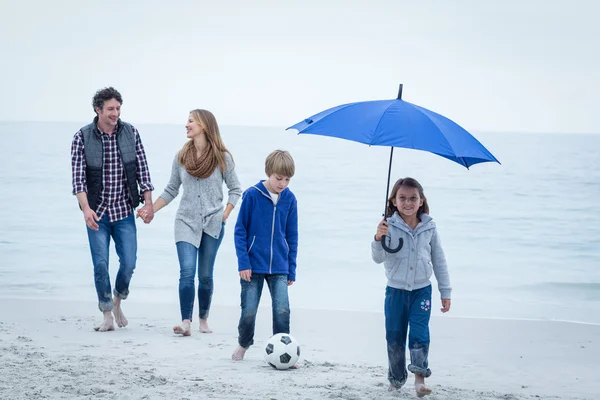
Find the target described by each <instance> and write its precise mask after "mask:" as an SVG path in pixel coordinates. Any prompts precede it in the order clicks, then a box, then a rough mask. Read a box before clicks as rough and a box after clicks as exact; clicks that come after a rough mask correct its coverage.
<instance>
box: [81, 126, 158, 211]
mask: <svg viewBox="0 0 600 400" xmlns="http://www.w3.org/2000/svg"><path fill="white" fill-rule="evenodd" d="M131 128H132V129H133V134H134V136H135V151H136V164H137V182H138V185H139V187H140V193H141V194H142V195H143V193H144V192H145V191H147V190H154V186H152V183H151V182H150V170H149V169H148V162H147V161H146V153H145V151H144V146H143V145H142V140H141V139H140V135H139V133H138V131H137V129H135V128H134V127H133V126H132V127H131ZM116 129H117V127H115V131H114V132H113V134H111V135H109V134H107V133H104V132H102V131H100V128H98V130H99V131H100V132H102V133H100V135H101V138H102V143H103V145H104V158H103V161H104V163H103V166H102V190H101V192H100V198H99V200H98V207H97V209H96V215H97V216H98V218H102V216H103V215H104V214H107V215H108V221H109V222H114V221H119V220H121V219H123V218H125V217H127V216H128V215H129V214H131V213H132V212H133V207H132V205H131V204H132V203H131V200H130V195H129V189H128V188H127V178H126V177H125V171H124V169H123V162H122V161H121V154H120V152H119V147H118V145H117V135H116ZM96 134H98V133H96ZM71 168H72V178H73V194H74V195H75V194H77V193H80V192H86V193H87V183H86V180H85V169H86V165H85V153H84V148H83V133H82V132H81V131H79V132H77V133H76V134H75V137H73V143H72V144H71Z"/></svg>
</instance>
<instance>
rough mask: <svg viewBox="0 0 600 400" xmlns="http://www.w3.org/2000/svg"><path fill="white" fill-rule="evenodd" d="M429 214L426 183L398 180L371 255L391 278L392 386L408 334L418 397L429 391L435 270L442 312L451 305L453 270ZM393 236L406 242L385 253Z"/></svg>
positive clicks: (402, 370) (401, 376)
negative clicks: (429, 354)
mask: <svg viewBox="0 0 600 400" xmlns="http://www.w3.org/2000/svg"><path fill="white" fill-rule="evenodd" d="M428 214H429V206H428V204H427V199H426V198H425V194H424V193H423V187H422V186H421V185H420V184H419V182H417V181H416V180H415V179H413V178H404V179H400V180H398V181H397V182H396V183H395V184H394V187H393V189H392V193H391V196H390V198H389V199H388V205H387V210H386V215H385V216H386V220H383V221H381V222H380V223H379V225H378V226H377V233H376V234H375V240H374V241H373V242H372V244H371V255H372V257H373V261H375V262H376V263H377V264H381V263H384V266H385V275H386V277H387V279H388V282H387V287H386V288H385V308H384V309H385V331H386V341H387V352H388V361H389V369H388V380H389V382H390V386H389V389H388V390H390V391H392V390H396V389H400V388H401V387H402V385H404V383H405V382H406V379H407V377H408V372H407V370H406V335H407V331H408V326H409V325H410V333H409V335H408V348H409V351H410V361H411V363H410V365H409V366H408V370H409V371H410V372H412V373H413V374H415V390H416V392H417V397H423V396H425V395H427V394H430V393H431V389H429V388H428V387H427V386H425V378H427V377H429V376H430V375H431V370H430V369H429V368H428V362H427V356H428V352H429V317H430V315H431V281H430V280H429V279H430V278H431V274H432V272H433V273H434V274H435V277H436V279H437V282H438V288H439V290H440V293H441V297H442V309H441V311H442V312H443V313H445V312H448V311H449V310H450V292H451V290H452V289H451V287H450V275H449V274H448V267H447V266H446V258H445V256H444V251H443V250H442V245H441V243H440V238H439V235H438V233H437V229H436V227H435V223H434V222H433V220H432V219H431V217H430V216H429V215H428ZM388 235H389V237H390V239H391V241H390V242H391V243H389V244H388V243H387V242H386V244H388V247H390V248H395V247H396V246H397V245H398V243H399V241H400V240H402V241H403V246H402V248H401V249H400V251H398V252H397V253H393V254H392V253H387V252H386V251H385V250H384V248H383V246H382V244H381V241H382V240H386V236H388Z"/></svg>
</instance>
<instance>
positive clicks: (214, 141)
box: [179, 109, 233, 175]
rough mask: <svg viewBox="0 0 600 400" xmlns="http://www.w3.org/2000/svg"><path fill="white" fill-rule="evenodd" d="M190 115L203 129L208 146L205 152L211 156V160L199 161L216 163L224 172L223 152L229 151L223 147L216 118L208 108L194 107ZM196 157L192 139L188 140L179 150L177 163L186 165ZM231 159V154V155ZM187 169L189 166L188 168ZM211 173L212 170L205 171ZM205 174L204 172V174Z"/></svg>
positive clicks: (225, 166) (225, 165)
mask: <svg viewBox="0 0 600 400" xmlns="http://www.w3.org/2000/svg"><path fill="white" fill-rule="evenodd" d="M190 116H191V117H192V119H193V120H194V121H196V123H198V124H199V125H200V126H201V127H202V128H203V129H204V134H205V135H206V141H207V145H208V148H207V150H206V154H209V155H210V156H211V157H212V160H198V161H200V162H203V161H204V163H206V162H208V164H210V165H215V166H216V165H218V166H219V168H220V169H221V172H223V173H224V172H225V170H226V169H227V162H226V160H225V153H229V155H230V156H231V153H230V152H229V150H227V147H225V143H223V139H222V138H221V133H220V131H219V125H218V124H217V119H216V118H215V116H214V115H213V113H211V112H210V111H208V110H202V109H195V110H192V111H190ZM195 158H196V149H195V148H194V141H193V140H190V141H188V142H187V143H186V144H185V145H184V146H183V148H182V149H181V151H180V152H179V163H180V164H181V165H184V166H186V168H187V167H188V165H189V164H190V163H191V160H195ZM231 158H232V159H233V156H231ZM188 171H189V168H188ZM207 172H209V175H210V173H212V172H213V171H212V170H211V171H207ZM205 175H206V174H205Z"/></svg>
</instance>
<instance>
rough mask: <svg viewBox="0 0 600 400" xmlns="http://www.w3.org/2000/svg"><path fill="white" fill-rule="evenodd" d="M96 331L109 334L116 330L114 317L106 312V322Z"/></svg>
mask: <svg viewBox="0 0 600 400" xmlns="http://www.w3.org/2000/svg"><path fill="white" fill-rule="evenodd" d="M94 330H95V331H96V332H108V331H114V330H115V325H114V322H113V316H112V314H111V312H110V311H105V312H104V321H103V322H102V323H101V324H100V325H99V326H95V327H94Z"/></svg>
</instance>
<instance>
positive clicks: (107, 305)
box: [98, 300, 113, 312]
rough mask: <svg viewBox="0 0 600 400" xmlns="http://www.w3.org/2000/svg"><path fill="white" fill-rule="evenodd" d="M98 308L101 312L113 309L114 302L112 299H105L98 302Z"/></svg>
mask: <svg viewBox="0 0 600 400" xmlns="http://www.w3.org/2000/svg"><path fill="white" fill-rule="evenodd" d="M98 309H99V310H100V311H101V312H105V311H112V309H113V302H112V300H111V301H105V302H101V303H98Z"/></svg>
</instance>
